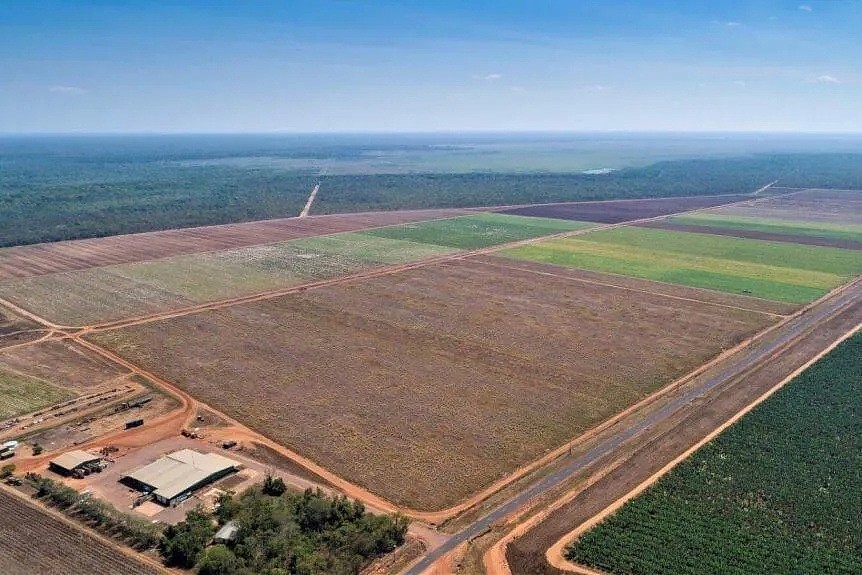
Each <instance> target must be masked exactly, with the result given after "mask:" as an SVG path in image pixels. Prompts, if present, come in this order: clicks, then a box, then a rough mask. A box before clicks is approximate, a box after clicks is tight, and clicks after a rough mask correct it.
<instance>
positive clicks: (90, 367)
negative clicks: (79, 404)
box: [0, 341, 129, 394]
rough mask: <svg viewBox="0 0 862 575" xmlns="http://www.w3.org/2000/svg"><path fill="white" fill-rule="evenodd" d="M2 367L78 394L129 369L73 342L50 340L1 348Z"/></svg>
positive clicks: (116, 378) (119, 375)
mask: <svg viewBox="0 0 862 575" xmlns="http://www.w3.org/2000/svg"><path fill="white" fill-rule="evenodd" d="M0 369H4V370H7V371H11V372H14V373H20V374H23V375H24V376H26V377H30V378H35V379H39V380H42V381H45V382H47V383H49V384H50V385H53V386H55V387H60V388H63V389H65V390H69V391H71V392H73V393H76V394H81V393H86V392H88V391H89V390H91V389H93V388H96V387H100V386H103V385H106V384H108V383H110V382H113V381H115V380H118V379H120V378H122V377H123V376H126V375H128V374H129V372H128V371H127V370H126V369H124V368H120V367H118V366H116V365H114V364H113V363H110V362H108V361H107V360H105V359H104V358H101V357H99V356H97V355H95V354H93V353H91V352H89V351H88V350H86V349H84V348H82V347H80V346H79V345H76V344H74V343H70V342H62V341H47V342H44V343H38V344H33V345H28V346H24V347H16V348H13V349H6V350H0Z"/></svg>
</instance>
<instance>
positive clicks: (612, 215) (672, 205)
mask: <svg viewBox="0 0 862 575" xmlns="http://www.w3.org/2000/svg"><path fill="white" fill-rule="evenodd" d="M745 199H752V197H751V196H750V195H747V194H737V195H727V196H694V197H685V198H657V199H649V200H617V201H607V202H577V203H562V204H544V205H537V206H523V207H518V208H509V209H505V210H502V211H501V212H500V213H504V214H515V215H518V216H536V217H542V218H558V219H562V220H578V221H582V222H600V223H604V224H616V223H619V222H626V221H629V220H636V219H641V218H653V217H656V216H663V215H666V214H675V213H677V212H685V211H689V210H696V209H698V208H709V207H712V206H721V205H724V204H730V203H733V202H741V201H743V200H745Z"/></svg>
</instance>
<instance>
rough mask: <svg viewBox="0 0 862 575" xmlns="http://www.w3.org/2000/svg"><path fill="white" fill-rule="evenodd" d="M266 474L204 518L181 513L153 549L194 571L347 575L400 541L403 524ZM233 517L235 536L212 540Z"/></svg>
mask: <svg viewBox="0 0 862 575" xmlns="http://www.w3.org/2000/svg"><path fill="white" fill-rule="evenodd" d="M282 487H283V484H282V483H280V482H279V481H278V480H272V479H268V481H267V483H266V484H265V485H261V486H259V487H257V488H254V489H252V490H250V491H248V492H246V493H245V494H243V495H242V496H241V497H234V496H233V495H231V494H226V495H224V496H222V497H221V498H220V500H219V504H218V508H217V510H216V512H215V514H214V516H211V515H209V514H207V513H204V512H202V511H200V510H194V511H191V512H189V514H188V516H187V518H186V520H185V521H183V522H182V523H179V524H177V525H175V526H171V527H168V528H167V529H166V530H165V534H164V537H163V539H162V542H161V544H160V546H159V549H160V551H161V553H162V555H163V557H164V558H165V562H166V563H167V564H168V565H171V566H179V567H184V568H188V567H192V566H196V567H197V571H198V573H199V574H200V575H252V574H259V575H288V574H291V575H324V574H326V575H349V574H352V575H355V574H356V573H359V571H360V570H361V569H362V568H363V567H364V566H366V565H367V564H368V563H369V562H370V561H371V560H373V559H374V558H375V557H378V556H380V555H383V554H386V553H389V552H390V551H393V550H394V549H395V548H396V547H398V546H399V545H401V544H402V543H403V542H404V537H405V534H406V531H407V525H408V523H407V521H406V520H405V519H404V518H403V517H400V516H397V515H396V516H385V515H373V514H370V513H366V511H365V507H364V506H363V505H362V503H361V502H351V501H350V500H348V499H347V498H346V497H338V496H336V497H329V496H326V495H325V494H323V493H322V492H321V491H319V490H318V491H312V490H307V491H306V492H304V493H294V492H289V491H285V490H283V489H282ZM228 521H234V522H236V524H237V525H238V527H239V531H238V533H237V536H236V539H235V540H234V541H233V542H231V543H229V544H228V545H227V546H226V545H212V546H209V542H210V541H211V540H212V537H213V535H214V534H215V532H216V529H217V525H216V523H217V522H218V523H219V524H224V523H226V522H228Z"/></svg>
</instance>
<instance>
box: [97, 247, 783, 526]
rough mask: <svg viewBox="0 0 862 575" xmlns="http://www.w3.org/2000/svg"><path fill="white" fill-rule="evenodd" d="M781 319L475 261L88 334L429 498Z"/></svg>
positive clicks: (243, 415) (241, 415) (309, 445)
mask: <svg viewBox="0 0 862 575" xmlns="http://www.w3.org/2000/svg"><path fill="white" fill-rule="evenodd" d="M775 321H776V318H775V317H774V316H769V315H765V314H762V313H758V312H753V311H749V310H747V309H730V308H722V307H715V306H710V305H705V304H704V303H701V302H700V301H687V300H680V299H671V298H667V297H664V296H661V295H656V294H650V293H640V292H632V291H627V290H621V289H616V288H608V287H606V286H601V285H594V284H587V283H581V282H573V281H571V280H570V279H568V278H565V277H554V276H541V275H537V274H536V273H534V272H532V271H525V270H509V269H499V268H496V267H493V266H488V265H483V264H480V263H473V262H470V261H469V260H468V261H464V262H453V263H446V264H440V265H433V266H426V267H423V268H419V269H413V270H408V271H404V272H400V273H396V274H392V275H389V276H386V277H378V278H372V279H369V280H367V281H364V282H358V283H348V284H342V285H337V286H331V287H327V288H320V289H315V290H311V291H308V292H303V293H298V294H291V295H289V296H284V297H280V298H276V299H272V300H266V301H258V302H252V303H248V304H242V305H237V306H233V307H231V308H229V309H224V310H218V311H211V312H204V313H199V314H194V315H189V316H184V317H177V318H172V319H168V320H164V321H159V322H154V323H148V324H141V325H135V326H132V327H128V328H123V329H120V330H117V331H111V332H103V333H99V334H97V335H94V336H92V337H94V339H95V340H96V341H98V342H99V343H101V344H104V345H107V346H108V347H111V348H112V349H114V350H115V351H116V352H117V353H119V354H120V355H123V356H124V357H126V358H128V359H130V360H131V361H134V362H136V363H138V364H139V365H142V366H143V367H145V368H146V369H149V370H152V371H154V372H157V373H158V374H159V375H161V376H163V377H165V378H166V379H168V380H170V381H172V382H174V383H176V384H177V385H178V386H180V387H182V388H183V389H184V390H186V391H187V392H188V393H190V394H191V395H193V396H195V397H198V398H200V399H201V400H203V401H205V402H206V403H208V404H210V405H212V406H213V407H215V408H217V409H219V410H221V411H223V412H225V413H227V414H228V415H231V416H232V417H235V418H236V419H238V420H239V421H241V422H243V423H245V424H247V425H249V426H250V427H252V428H254V429H256V430H257V431H260V432H262V433H263V434H264V435H266V436H267V437H269V438H271V439H273V440H276V441H278V442H279V443H282V444H283V445H285V446H287V447H290V448H291V449H294V450H295V451H298V452H299V453H300V454H302V455H305V456H308V457H310V458H311V459H313V460H314V461H316V462H317V463H319V464H321V465H323V466H324V467H326V468H328V469H331V470H332V471H334V472H335V473H337V474H339V475H341V476H342V477H345V478H346V479H348V480H350V481H353V482H355V483H357V484H359V485H361V486H363V487H365V488H368V489H369V490H371V491H373V492H375V493H377V494H379V495H382V496H384V497H386V498H388V499H390V500H392V501H394V502H396V503H399V504H403V505H406V506H409V507H412V508H415V509H421V510H437V509H441V508H444V507H447V506H449V505H452V504H454V503H456V502H458V501H460V500H462V499H464V498H466V497H468V496H470V495H471V494H472V493H474V492H476V491H478V490H480V489H481V488H483V487H485V486H487V485H489V484H491V483H493V482H494V481H495V480H497V479H499V478H500V477H502V476H504V475H506V474H508V473H510V472H512V471H513V470H515V469H516V468H518V467H520V466H521V465H524V464H527V463H529V462H531V461H533V460H535V459H536V458H538V457H540V456H542V455H543V454H544V453H546V452H547V451H548V450H550V449H551V448H554V447H557V446H559V445H561V444H563V443H565V442H566V441H567V440H569V439H570V438H572V437H574V436H576V435H578V434H580V433H581V432H583V431H585V430H586V429H588V428H590V427H592V426H594V425H596V424H598V423H599V422H601V421H603V420H605V419H607V418H608V417H611V416H612V415H614V414H615V413H617V412H618V411H620V410H621V409H623V408H625V407H627V406H628V405H631V404H632V403H634V402H636V401H638V400H639V399H640V398H642V397H644V396H645V395H647V394H649V393H650V392H652V391H654V390H655V389H657V388H658V387H660V386H662V385H664V384H666V383H667V382H669V381H671V380H673V379H675V378H677V377H679V376H681V375H683V374H685V373H688V372H689V371H691V370H693V369H694V368H696V367H697V366H699V365H701V364H703V363H704V362H706V361H707V360H709V359H710V358H712V357H713V356H715V355H717V354H718V353H720V352H721V351H722V350H723V349H727V348H730V347H732V346H733V345H735V344H736V343H738V342H739V341H741V340H743V339H744V338H745V337H747V336H748V335H750V334H752V333H754V332H757V331H759V330H761V329H762V328H764V327H765V326H767V325H769V324H771V323H773V322H775Z"/></svg>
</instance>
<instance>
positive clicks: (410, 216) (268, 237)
mask: <svg viewBox="0 0 862 575" xmlns="http://www.w3.org/2000/svg"><path fill="white" fill-rule="evenodd" d="M463 213H466V211H465V210H458V209H436V210H406V211H393V212H373V213H371V212H369V213H360V214H338V215H331V216H310V217H307V218H287V219H280V220H263V221H259V222H248V223H242V224H226V225H221V226H206V227H200V228H184V229H177V230H166V231H161V232H147V233H142V234H129V235H122V236H112V237H106V238H93V239H86V240H73V241H66V242H55V243H47V244H35V245H29V246H18V247H13V248H4V249H0V280H5V279H12V278H25V277H32V276H39V275H45V274H52V273H57V272H64V271H72V270H81V269H87V268H92V267H99V266H108V265H113V264H124V263H131V262H138V261H144V260H151V259H157V258H164V257H168V256H175V255H180V254H190V253H200V252H207V251H215V250H225V249H230V248H238V247H243V246H252V245H257V244H264V243H273V242H278V241H284V240H291V239H296V238H302V237H308V236H317V235H324V234H332V233H337V232H346V231H353V230H359V229H364V228H371V227H377V226H386V225H392V224H400V223H405V222H413V221H420V220H428V219H434V218H443V217H449V216H456V215H459V214H463Z"/></svg>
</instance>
